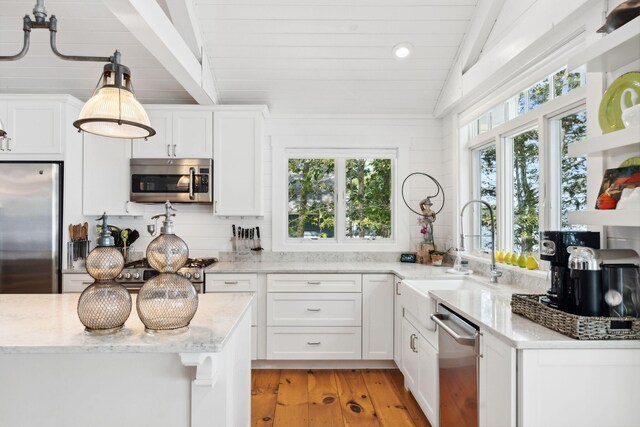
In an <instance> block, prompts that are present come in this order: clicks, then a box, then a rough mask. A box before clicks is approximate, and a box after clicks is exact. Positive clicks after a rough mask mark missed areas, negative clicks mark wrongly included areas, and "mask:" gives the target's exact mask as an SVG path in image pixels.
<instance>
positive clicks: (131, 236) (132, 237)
mask: <svg viewBox="0 0 640 427" xmlns="http://www.w3.org/2000/svg"><path fill="white" fill-rule="evenodd" d="M127 230H128V231H129V240H128V242H129V248H131V245H133V244H134V243H135V242H136V240H138V238H139V237H140V233H138V230H130V229H128V228H127Z"/></svg>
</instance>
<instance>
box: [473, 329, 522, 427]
mask: <svg viewBox="0 0 640 427" xmlns="http://www.w3.org/2000/svg"><path fill="white" fill-rule="evenodd" d="M481 332H482V335H481V336H480V351H481V357H480V384H479V387H478V388H479V389H480V390H479V396H478V401H479V412H480V414H479V417H480V427H483V426H484V427H501V426H504V427H507V426H514V425H516V350H515V349H514V348H512V347H510V346H509V345H507V344H506V343H504V342H503V341H501V340H499V339H498V338H496V337H494V336H493V335H491V333H489V332H488V331H486V330H483V331H481Z"/></svg>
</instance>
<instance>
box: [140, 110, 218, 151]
mask: <svg viewBox="0 0 640 427" xmlns="http://www.w3.org/2000/svg"><path fill="white" fill-rule="evenodd" d="M145 108H146V109H147V113H148V114H149V119H150V120H151V127H153V128H154V129H155V130H156V135H154V136H152V137H151V138H149V139H148V140H144V139H136V140H134V141H133V157H134V158H151V159H165V158H196V159H210V158H212V156H213V113H212V112H211V111H195V110H180V109H173V108H174V106H171V109H167V107H166V106H164V107H162V108H160V107H156V108H154V106H146V107H145Z"/></svg>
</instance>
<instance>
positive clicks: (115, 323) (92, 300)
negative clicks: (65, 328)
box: [78, 273, 132, 335]
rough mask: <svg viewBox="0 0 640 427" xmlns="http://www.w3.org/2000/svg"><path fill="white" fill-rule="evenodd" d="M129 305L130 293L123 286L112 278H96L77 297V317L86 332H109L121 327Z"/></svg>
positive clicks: (96, 333) (128, 310) (95, 333)
mask: <svg viewBox="0 0 640 427" xmlns="http://www.w3.org/2000/svg"><path fill="white" fill-rule="evenodd" d="M116 274H117V273H116ZM131 305H132V303H131V295H129V291H127V289H126V288H125V287H124V286H122V285H121V284H119V283H117V282H115V281H113V280H104V281H103V280H96V281H95V282H93V284H91V285H89V286H88V287H87V288H86V289H85V290H84V291H83V292H82V294H81V295H80V298H79V299H78V317H79V318H80V322H82V324H83V325H84V326H85V332H86V333H88V334H91V335H106V334H111V333H114V332H117V331H119V330H120V329H122V327H123V326H124V323H125V322H126V321H127V319H128V318H129V314H131Z"/></svg>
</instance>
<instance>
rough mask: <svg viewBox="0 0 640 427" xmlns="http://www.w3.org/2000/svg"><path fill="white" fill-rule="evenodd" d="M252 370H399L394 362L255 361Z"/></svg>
mask: <svg viewBox="0 0 640 427" xmlns="http://www.w3.org/2000/svg"><path fill="white" fill-rule="evenodd" d="M251 368H252V369H398V365H396V363H395V362H394V361H393V360H254V361H252V362H251Z"/></svg>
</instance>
